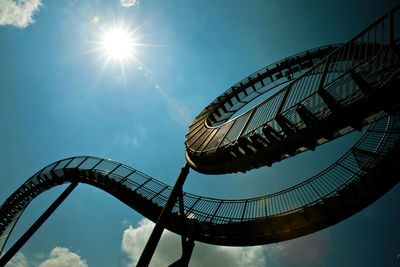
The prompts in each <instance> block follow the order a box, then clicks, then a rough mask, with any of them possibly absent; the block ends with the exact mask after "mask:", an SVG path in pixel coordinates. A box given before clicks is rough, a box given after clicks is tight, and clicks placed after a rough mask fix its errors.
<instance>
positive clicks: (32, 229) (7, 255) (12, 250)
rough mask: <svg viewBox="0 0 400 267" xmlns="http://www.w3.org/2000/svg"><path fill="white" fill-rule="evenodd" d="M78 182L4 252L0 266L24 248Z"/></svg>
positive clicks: (72, 184)
mask: <svg viewBox="0 0 400 267" xmlns="http://www.w3.org/2000/svg"><path fill="white" fill-rule="evenodd" d="M77 185H78V183H76V182H74V183H71V185H70V186H68V188H67V189H65V191H64V192H62V194H61V195H60V196H59V197H58V198H57V199H56V200H55V201H54V202H53V204H51V205H50V207H49V208H48V209H47V210H46V211H45V212H44V213H43V214H42V215H41V216H40V217H39V219H37V221H36V222H35V223H34V224H33V225H32V226H31V227H30V228H29V229H28V230H27V231H26V232H25V234H23V235H22V236H21V238H20V239H18V241H17V242H15V244H14V245H13V246H12V247H11V248H10V249H9V250H8V251H7V252H6V253H5V254H4V256H3V257H2V258H1V259H0V266H4V265H6V264H7V263H8V262H9V261H10V260H11V259H12V257H14V255H15V254H16V253H17V252H18V251H19V250H20V249H21V248H22V246H23V245H25V243H26V242H27V241H28V240H29V238H31V237H32V235H33V234H34V233H35V232H36V231H37V230H38V229H39V228H40V226H42V224H43V223H44V222H45V221H46V220H47V219H48V218H49V217H50V215H51V214H52V213H53V212H54V211H55V210H56V209H57V208H58V206H60V205H61V203H62V202H63V201H64V200H65V199H66V198H67V197H68V196H69V194H70V193H71V192H72V190H74V189H75V187H76V186H77Z"/></svg>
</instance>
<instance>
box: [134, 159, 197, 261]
mask: <svg viewBox="0 0 400 267" xmlns="http://www.w3.org/2000/svg"><path fill="white" fill-rule="evenodd" d="M189 169H190V165H189V164H188V163H187V162H186V164H185V166H184V167H183V168H182V170H181V172H180V174H179V176H178V178H177V179H176V182H175V185H174V187H173V188H172V191H171V194H170V195H169V197H168V200H167V202H166V203H165V205H164V208H163V209H162V211H161V214H160V216H159V217H158V219H157V223H156V225H155V226H154V228H153V232H152V233H151V235H150V238H149V240H148V241H147V244H146V246H145V247H144V250H143V252H142V255H141V256H140V259H139V261H138V263H137V265H136V266H137V267H146V266H148V265H149V263H150V261H151V258H152V257H153V254H154V251H155V250H156V247H157V244H158V242H159V241H160V238H161V235H162V233H163V231H164V228H165V223H166V222H167V221H168V217H169V216H170V213H171V211H172V208H173V207H174V204H175V202H176V200H177V198H178V196H179V193H180V192H181V191H182V187H183V184H184V183H185V180H186V177H187V175H188V174H189Z"/></svg>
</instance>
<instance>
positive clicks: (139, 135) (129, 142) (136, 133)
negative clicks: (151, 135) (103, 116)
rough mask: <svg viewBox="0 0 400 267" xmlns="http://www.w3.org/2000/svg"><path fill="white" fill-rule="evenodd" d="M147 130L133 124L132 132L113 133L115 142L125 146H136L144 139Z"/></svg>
mask: <svg viewBox="0 0 400 267" xmlns="http://www.w3.org/2000/svg"><path fill="white" fill-rule="evenodd" d="M146 136H147V130H146V129H145V128H144V127H142V126H140V125H138V126H135V127H134V129H133V130H132V132H129V133H127V132H125V133H117V134H115V135H114V140H115V142H116V143H119V144H122V145H124V146H125V147H127V148H132V147H137V146H140V145H142V144H143V142H145V141H146Z"/></svg>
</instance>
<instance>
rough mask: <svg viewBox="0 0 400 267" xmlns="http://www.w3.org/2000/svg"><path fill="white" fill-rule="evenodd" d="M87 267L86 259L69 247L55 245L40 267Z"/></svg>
mask: <svg viewBox="0 0 400 267" xmlns="http://www.w3.org/2000/svg"><path fill="white" fill-rule="evenodd" d="M70 266H74V267H87V266H88V265H87V264H86V261H85V260H83V259H81V256H79V255H78V254H76V253H74V252H71V251H69V249H68V248H63V247H55V248H54V249H53V250H52V251H51V252H50V256H49V257H48V258H47V259H46V260H45V261H43V262H42V263H40V264H39V267H70Z"/></svg>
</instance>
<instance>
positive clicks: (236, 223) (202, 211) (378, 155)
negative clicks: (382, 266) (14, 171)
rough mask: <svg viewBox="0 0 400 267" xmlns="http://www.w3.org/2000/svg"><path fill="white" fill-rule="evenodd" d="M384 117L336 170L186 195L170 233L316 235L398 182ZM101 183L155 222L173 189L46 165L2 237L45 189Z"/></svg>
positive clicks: (256, 237) (397, 117) (76, 163)
mask: <svg viewBox="0 0 400 267" xmlns="http://www.w3.org/2000/svg"><path fill="white" fill-rule="evenodd" d="M382 116H384V117H383V118H382V119H381V120H379V121H378V122H377V123H376V124H374V125H373V126H371V127H370V128H369V129H368V130H367V131H366V132H365V134H364V135H363V136H362V138H361V139H360V140H359V141H358V142H357V144H355V145H354V146H353V148H351V149H350V150H349V151H348V152H347V153H346V154H345V155H344V156H343V157H342V158H341V159H339V160H338V161H337V162H335V163H334V164H333V165H332V166H331V167H329V168H328V169H326V170H324V171H323V172H321V173H319V174H317V175H316V176H314V177H311V178H309V179H307V180H306V181H304V182H302V183H300V184H298V185H295V186H293V187H291V188H288V189H286V190H283V191H281V192H277V193H274V194H270V195H266V196H261V197H258V198H252V199H241V200H225V199H213V198H207V197H202V196H197V195H193V194H190V193H184V194H183V196H184V198H183V199H184V201H183V203H184V210H185V211H184V215H185V222H184V225H182V223H181V217H180V214H179V213H180V212H179V204H178V203H176V204H175V206H174V208H173V211H172V214H171V216H170V220H169V222H168V223H167V229H169V230H171V231H173V232H175V233H177V234H181V233H182V231H185V232H186V234H187V235H188V236H189V237H191V238H193V239H194V240H199V241H202V242H206V243H212V244H220V245H257V244H267V243H271V242H278V241H282V240H286V239H290V238H294V237H297V236H301V235H305V234H308V233H312V232H315V231H317V230H319V229H322V228H325V227H327V226H330V225H332V224H335V223H337V222H339V221H341V220H343V219H345V218H347V217H349V216H351V215H352V214H354V213H356V212H358V211H359V210H360V209H362V208H364V207H366V206H367V205H369V204H370V203H372V202H373V201H375V200H376V199H378V198H379V197H380V196H381V195H383V194H384V193H385V192H386V191H388V190H389V189H390V188H391V187H393V186H394V185H395V184H396V183H397V182H398V181H399V176H398V175H397V174H396V169H397V168H398V166H399V160H400V155H399V154H400V152H399V151H400V150H399V138H400V114H398V113H395V114H393V115H391V116H389V117H388V116H386V115H385V114H382ZM69 182H78V183H86V184H90V185H93V186H96V187H98V188H100V189H102V190H104V191H106V192H108V193H109V194H111V195H113V196H114V197H116V198H117V199H119V200H121V201H122V202H124V203H125V204H127V205H128V206H130V207H132V208H133V209H135V210H137V211H138V212H139V213H141V214H142V215H143V216H145V217H147V218H149V219H150V220H152V221H156V220H157V217H158V215H159V214H160V211H161V209H162V207H163V206H164V204H165V202H166V199H167V198H168V196H169V193H170V191H171V187H170V186H168V185H166V184H164V183H162V182H160V181H158V180H156V179H153V178H151V177H149V176H147V175H145V174H144V173H141V172H140V171H137V170H135V169H133V168H131V167H128V166H126V165H123V164H121V163H118V162H114V161H111V160H108V159H101V158H97V157H73V158H68V159H64V160H61V161H57V162H55V163H53V164H50V165H49V166H47V167H45V168H43V169H42V170H40V171H39V172H38V173H36V174H35V175H34V176H32V177H31V178H30V179H29V180H27V181H26V182H25V184H23V185H22V186H21V187H20V188H19V189H18V190H17V191H16V192H15V193H14V194H12V195H11V196H10V197H9V198H8V199H7V200H6V202H5V203H4V204H3V205H2V206H1V208H0V217H1V218H2V221H1V222H0V233H1V234H2V235H3V234H4V233H5V230H6V228H7V226H10V224H11V223H12V222H13V220H14V218H16V217H17V216H18V214H19V213H20V212H21V211H22V210H23V209H24V208H25V207H26V206H27V205H29V203H30V202H31V201H32V200H33V199H34V198H35V197H36V196H37V195H39V194H41V193H42V192H44V191H46V190H48V189H50V188H52V187H54V186H58V185H60V184H64V183H69Z"/></svg>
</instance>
